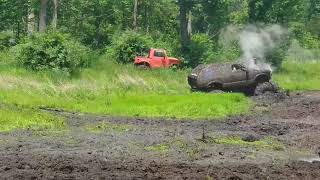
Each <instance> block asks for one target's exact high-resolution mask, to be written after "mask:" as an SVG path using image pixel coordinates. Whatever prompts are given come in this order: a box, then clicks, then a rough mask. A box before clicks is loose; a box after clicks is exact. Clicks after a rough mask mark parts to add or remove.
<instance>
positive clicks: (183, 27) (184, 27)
mask: <svg viewBox="0 0 320 180" xmlns="http://www.w3.org/2000/svg"><path fill="white" fill-rule="evenodd" d="M179 6H180V37H181V45H182V51H186V50H187V49H188V45H189V41H190V37H189V35H188V19H187V11H188V8H187V6H186V1H185V0H179Z"/></svg>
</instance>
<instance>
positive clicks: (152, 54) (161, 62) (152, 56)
mask: <svg viewBox="0 0 320 180" xmlns="http://www.w3.org/2000/svg"><path fill="white" fill-rule="evenodd" d="M134 64H135V65H136V66H139V67H146V68H151V69H155V68H170V67H174V66H178V65H180V64H181V61H180V60H178V59H177V58H173V57H168V56H167V52H166V51H165V50H164V49H154V48H151V49H150V51H149V55H148V57H136V58H135V60H134Z"/></svg>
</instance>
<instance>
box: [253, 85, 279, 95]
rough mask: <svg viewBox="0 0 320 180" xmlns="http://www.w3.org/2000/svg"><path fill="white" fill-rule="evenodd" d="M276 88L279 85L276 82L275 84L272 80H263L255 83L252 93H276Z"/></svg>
mask: <svg viewBox="0 0 320 180" xmlns="http://www.w3.org/2000/svg"><path fill="white" fill-rule="evenodd" d="M278 90H279V87H278V85H277V84H275V83H273V82H264V83H260V84H258V85H257V87H256V89H255V91H254V95H255V96H261V95H263V94H264V93H266V92H272V93H276V92H278Z"/></svg>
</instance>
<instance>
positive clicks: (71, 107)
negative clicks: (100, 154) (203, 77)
mask: <svg viewBox="0 0 320 180" xmlns="http://www.w3.org/2000/svg"><path fill="white" fill-rule="evenodd" d="M0 99H1V102H3V103H6V104H18V105H20V106H24V107H28V108H29V107H47V108H58V109H64V110H66V111H73V112H85V113H94V114H106V115H114V116H129V117H167V118H179V119H189V118H190V119H207V118H218V117H225V116H228V115H236V114H240V113H244V112H247V111H248V110H249V108H250V105H251V101H250V100H248V99H247V98H246V97H245V96H244V95H241V94H222V95H220V94H200V93H199V94H191V93H190V94H185V95H143V94H138V95H132V94H123V95H116V94H114V95H110V94H108V93H104V92H101V93H95V92H79V91H78V92H71V93H68V94H62V95H61V94H60V95H57V94H52V92H50V91H48V92H38V91H36V90H23V89H16V90H3V89H2V90H0Z"/></svg>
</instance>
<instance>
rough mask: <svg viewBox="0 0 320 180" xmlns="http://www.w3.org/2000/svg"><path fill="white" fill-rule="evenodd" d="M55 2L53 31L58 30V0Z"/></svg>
mask: <svg viewBox="0 0 320 180" xmlns="http://www.w3.org/2000/svg"><path fill="white" fill-rule="evenodd" d="M52 1H53V6H54V7H53V18H52V27H53V29H57V22H58V0H52Z"/></svg>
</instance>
